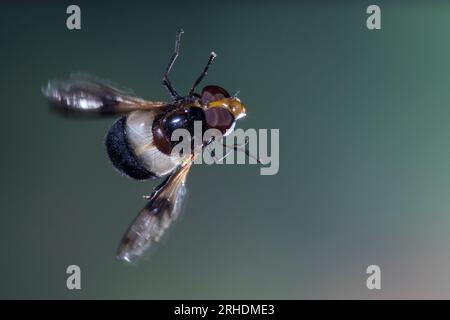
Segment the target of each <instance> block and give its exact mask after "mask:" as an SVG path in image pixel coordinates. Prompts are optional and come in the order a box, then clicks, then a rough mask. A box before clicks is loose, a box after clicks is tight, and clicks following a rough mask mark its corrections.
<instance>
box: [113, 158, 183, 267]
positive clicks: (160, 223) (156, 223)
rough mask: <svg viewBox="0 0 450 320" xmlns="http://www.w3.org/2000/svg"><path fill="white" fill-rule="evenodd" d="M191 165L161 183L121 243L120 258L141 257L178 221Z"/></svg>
mask: <svg viewBox="0 0 450 320" xmlns="http://www.w3.org/2000/svg"><path fill="white" fill-rule="evenodd" d="M191 165H192V162H190V163H188V164H185V165H184V166H182V167H181V168H180V169H178V171H176V172H175V173H173V174H172V175H170V176H169V177H168V178H166V180H165V181H164V182H163V183H161V184H160V185H159V186H158V187H157V188H156V189H155V190H154V191H153V193H152V195H151V196H150V201H149V202H148V203H147V205H146V206H145V207H144V208H143V209H142V210H141V212H139V215H138V216H137V217H136V219H135V220H134V221H133V223H132V224H131V226H130V227H129V228H128V230H127V232H126V233H125V235H124V237H123V239H122V242H121V243H120V246H119V249H118V252H117V257H118V258H119V259H121V260H125V261H127V262H131V261H132V260H133V259H134V258H136V257H139V256H142V255H143V254H144V252H145V251H146V250H147V249H148V248H149V247H150V246H151V245H152V244H153V243H155V242H159V240H160V238H161V236H162V235H163V234H164V232H165V230H166V229H167V228H168V227H169V226H170V225H171V223H172V222H173V221H175V220H176V219H177V218H178V216H179V214H180V212H181V207H182V202H183V200H184V197H185V195H186V187H185V182H186V176H187V174H188V172H189V170H190V168H191Z"/></svg>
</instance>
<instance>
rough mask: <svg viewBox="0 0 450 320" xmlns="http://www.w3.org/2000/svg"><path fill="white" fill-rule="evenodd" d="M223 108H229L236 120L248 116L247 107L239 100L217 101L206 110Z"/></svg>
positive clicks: (208, 105)
mask: <svg viewBox="0 0 450 320" xmlns="http://www.w3.org/2000/svg"><path fill="white" fill-rule="evenodd" d="M214 107H222V108H227V109H228V111H230V112H231V114H232V115H233V116H234V118H235V119H236V120H237V119H240V118H243V117H245V116H246V114H247V113H246V112H247V111H246V109H245V105H244V104H243V103H242V102H241V100H239V99H238V98H224V99H220V100H216V101H211V102H210V103H208V104H207V105H206V108H207V109H208V108H214Z"/></svg>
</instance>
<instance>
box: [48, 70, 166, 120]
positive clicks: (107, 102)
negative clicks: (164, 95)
mask: <svg viewBox="0 0 450 320" xmlns="http://www.w3.org/2000/svg"><path fill="white" fill-rule="evenodd" d="M42 93H43V95H44V96H45V97H46V98H47V100H48V101H49V102H50V103H51V104H52V105H55V106H56V107H60V108H62V109H63V110H76V111H83V112H99V113H120V112H129V111H133V110H149V109H155V108H161V107H166V106H168V105H169V103H167V102H152V101H146V100H144V99H141V98H138V97H136V96H134V94H133V93H132V92H131V91H130V90H128V91H126V90H123V89H119V88H117V86H115V85H113V84H111V83H109V82H107V81H105V80H100V79H97V78H95V77H92V76H88V75H84V74H73V75H71V76H70V78H69V79H67V80H50V81H49V82H48V83H47V85H46V86H44V87H43V88H42Z"/></svg>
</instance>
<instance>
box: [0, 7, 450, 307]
mask: <svg viewBox="0 0 450 320" xmlns="http://www.w3.org/2000/svg"><path fill="white" fill-rule="evenodd" d="M374 3H375V4H378V5H379V6H380V7H381V10H382V30H380V31H369V30H368V29H367V28H366V18H367V16H368V15H367V14H366V13H365V12H366V8H367V6H368V5H370V4H374ZM69 4H72V2H66V1H61V2H51V1H47V2H46V1H39V3H37V2H31V1H30V2H25V1H21V2H5V3H2V8H1V10H0V34H1V44H0V46H1V47H0V58H1V59H0V67H1V69H0V70H1V72H0V88H1V89H0V90H1V96H0V97H1V98H0V99H1V100H0V102H1V108H2V117H1V125H0V131H1V134H0V137H1V146H2V157H1V158H0V163H1V165H0V168H1V169H0V170H1V180H2V182H1V214H0V219H1V220H0V239H1V241H0V251H1V258H0V298H4V299H5V298H62V299H77V298H95V299H103V298H114V299H115V298H125V299H133V298H141V299H197V298H202V299H203V298H209V299H222V298H235V299H241V298H246V299H250V298H252V299H269V298H274V299H310V298H320V299H330V298H339V299H347V298H362V299H379V298H384V299H391V298H406V299H408V298H447V299H448V298H450V232H449V231H450V212H449V211H450V170H449V169H450V127H449V125H448V124H449V122H450V90H449V87H450V86H449V85H450V40H449V30H450V4H449V3H445V2H443V1H442V2H433V3H428V2H427V3H425V2H423V3H422V4H421V3H419V2H411V1H403V2H392V1H389V2H388V1H345V2H341V3H340V4H337V3H334V2H331V1H322V2H320V1H307V2H297V1H277V2H275V1H273V2H271V3H270V2H266V3H258V2H256V1H249V2H244V1H231V2H227V3H226V4H225V3H223V4H213V3H211V2H207V1H196V2H192V3H187V2H186V3H182V2H172V1H171V2H169V1H165V2H161V3H156V2H155V3H150V2H144V1H142V2H137V1H128V2H125V1H123V2H118V1H117V2H111V1H104V2H96V3H92V2H87V1H76V4H78V5H80V7H81V12H82V29H81V30H80V31H69V30H67V29H66V18H67V14H66V8H67V6H68V5H69ZM180 27H182V28H183V29H184V30H185V34H184V37H183V43H182V49H181V50H182V51H181V56H180V58H179V60H178V61H177V63H176V65H175V67H174V69H173V73H172V81H173V83H174V84H175V86H176V87H177V88H178V89H179V90H180V91H182V92H186V90H188V89H189V87H190V85H191V84H192V82H193V80H194V79H195V77H197V75H198V73H199V72H200V71H201V69H202V68H203V66H204V64H205V62H206V59H207V58H208V55H209V52H210V51H211V50H214V51H216V52H217V53H218V59H217V60H216V63H215V64H214V65H213V67H212V69H211V71H210V73H209V74H208V76H207V79H206V81H205V82H204V84H206V83H210V84H219V85H221V86H223V87H225V88H227V89H228V90H229V91H231V92H234V91H236V90H238V89H240V90H241V93H240V97H241V99H242V100H243V101H244V102H245V103H246V104H247V107H248V116H247V118H245V120H243V121H240V122H239V124H238V126H240V127H242V128H279V129H280V140H281V141H280V171H279V174H278V175H275V176H260V175H259V167H258V166H254V165H234V166H218V165H216V166H207V165H201V166H195V167H194V168H193V170H192V172H191V174H190V176H189V178H188V190H189V197H188V202H187V205H186V210H185V212H184V214H183V216H182V218H181V219H180V220H179V221H178V222H177V224H176V225H175V226H174V227H173V228H171V229H172V230H170V232H169V233H168V236H167V237H166V238H165V241H163V243H162V244H161V245H159V247H158V248H157V250H156V252H155V253H154V254H153V255H152V256H151V257H150V259H149V260H147V261H141V263H139V264H138V265H137V266H127V265H125V264H123V263H121V262H120V261H118V260H116V259H115V250H116V247H117V244H118V241H119V240H120V238H121V236H122V234H123V232H124V231H125V229H126V228H127V226H128V224H129V223H130V222H131V221H132V219H133V218H134V217H135V215H136V214H137V213H138V211H139V210H140V209H141V207H142V206H143V205H144V204H145V202H144V200H142V198H141V195H143V194H148V193H149V192H151V190H152V188H153V187H154V186H155V185H156V184H157V182H146V183H141V182H135V181H132V180H130V179H127V178H124V177H122V176H121V175H119V174H117V173H116V172H115V171H114V170H113V168H112V166H111V165H110V164H109V163H108V160H107V155H106V153H105V150H104V145H103V138H104V136H105V134H106V132H107V130H108V128H109V126H110V125H111V124H112V123H113V121H114V118H104V119H88V120H80V119H73V118H68V117H61V116H59V115H57V114H55V113H52V112H50V110H49V109H48V107H47V105H46V103H45V101H44V99H43V98H42V96H41V92H40V88H41V86H42V85H43V84H44V83H45V82H46V81H47V80H48V79H51V78H54V77H59V78H63V77H66V76H67V75H68V74H69V73H70V72H73V71H85V72H89V73H91V74H94V75H97V76H99V77H102V78H106V79H110V80H112V81H115V82H117V83H119V84H123V85H124V86H127V87H130V88H133V89H134V91H135V92H136V93H137V94H138V95H140V96H142V97H144V98H148V99H155V100H159V99H166V98H167V93H166V92H165V89H164V88H163V87H162V86H161V84H160V81H161V77H162V74H163V71H164V68H165V67H166V64H167V62H168V59H169V57H170V55H171V53H172V50H173V44H174V36H175V32H176V30H177V29H178V28H180ZM70 264H77V265H79V266H80V267H81V270H82V280H81V283H82V284H81V285H82V289H81V290H80V291H69V290H67V288H66V278H67V274H66V273H65V271H66V268H67V266H68V265H70ZM371 264H377V265H379V266H380V267H381V287H382V289H381V290H378V291H377V290H373V291H370V290H368V289H367V288H366V278H367V275H366V273H365V272H366V268H367V266H368V265H371Z"/></svg>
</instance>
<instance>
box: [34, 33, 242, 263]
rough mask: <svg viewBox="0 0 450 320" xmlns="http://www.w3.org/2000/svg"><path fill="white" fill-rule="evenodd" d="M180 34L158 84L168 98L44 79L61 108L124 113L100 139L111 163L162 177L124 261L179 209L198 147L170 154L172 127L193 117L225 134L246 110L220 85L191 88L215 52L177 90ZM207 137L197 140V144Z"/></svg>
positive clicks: (138, 175) (143, 176) (138, 174)
mask: <svg viewBox="0 0 450 320" xmlns="http://www.w3.org/2000/svg"><path fill="white" fill-rule="evenodd" d="M182 33H183V30H179V31H178V32H177V34H176V40H175V50H174V53H173V55H172V57H171V59H170V61H169V64H168V66H167V68H166V70H165V73H164V76H163V85H164V86H165V87H166V88H167V90H168V91H169V94H170V96H171V100H170V101H169V102H155V101H146V100H144V99H141V98H138V97H136V96H134V95H133V94H131V93H128V92H126V91H123V90H120V89H118V88H116V87H114V86H112V85H110V84H109V83H107V82H105V81H101V80H98V79H93V78H88V77H81V76H75V77H73V76H72V77H71V78H69V79H67V80H65V81H56V80H53V81H49V82H48V84H47V85H46V86H45V87H44V88H43V90H42V91H43V94H44V96H45V97H46V98H47V99H48V101H49V102H50V103H51V104H52V105H55V106H56V107H57V108H60V110H69V111H81V112H88V113H89V112H91V113H92V112H93V113H97V114H111V113H112V114H122V115H123V114H124V115H123V116H122V117H121V118H120V119H118V120H117V121H116V122H115V123H114V124H113V125H112V126H111V128H110V130H109V132H108V134H107V136H106V139H105V145H106V150H107V153H108V156H109V159H110V160H111V162H112V164H113V165H114V167H115V168H116V169H118V170H119V171H120V172H121V173H122V174H124V175H126V176H128V177H131V178H133V179H136V180H149V179H157V178H161V177H163V176H167V177H166V178H165V179H164V181H163V182H162V183H161V184H160V185H159V186H158V187H156V188H155V189H154V190H153V193H152V194H151V195H150V196H148V197H147V199H149V201H148V203H147V205H146V206H145V207H144V208H143V209H142V210H141V211H140V213H139V214H138V216H137V217H136V218H135V220H134V221H133V222H132V224H131V225H130V226H129V228H128V230H127V231H126V233H125V235H124V236H123V239H122V241H121V243H120V245H119V248H118V252H117V256H118V258H119V259H122V260H125V261H128V262H130V261H131V260H133V259H134V258H136V257H139V256H141V255H143V253H144V252H145V251H146V250H147V249H148V248H149V247H150V246H151V245H152V244H153V243H155V242H158V241H159V239H160V238H161V236H162V235H163V234H164V232H165V230H166V229H167V228H168V227H169V226H170V224H171V223H172V222H173V221H175V220H176V219H177V217H178V215H179V214H180V210H181V204H182V202H183V198H184V195H185V193H186V187H185V182H186V177H187V174H188V173H189V170H190V168H191V166H192V163H193V161H194V159H195V157H196V156H197V155H198V154H199V149H196V151H195V152H193V153H192V154H189V155H173V154H171V151H172V149H173V148H174V146H175V145H176V143H177V142H173V141H171V135H172V133H173V132H174V130H176V129H178V128H184V129H186V130H188V131H189V133H191V135H192V134H193V130H194V126H193V123H194V121H200V122H201V123H202V127H203V128H205V129H208V128H215V129H218V130H219V131H220V132H221V133H222V134H223V135H224V136H225V135H227V134H229V133H230V132H231V131H232V130H233V128H234V125H235V122H236V120H238V119H240V118H242V117H244V116H245V115H246V110H245V106H244V104H242V103H241V101H240V100H239V99H238V98H237V97H236V96H231V95H230V94H229V93H228V92H227V91H226V90H225V89H223V88H221V87H219V86H215V85H208V86H205V87H204V88H203V89H202V90H201V93H200V94H198V93H196V92H195V90H196V88H197V86H198V85H199V84H200V82H201V81H202V80H203V78H204V77H205V76H206V74H207V72H208V69H209V67H210V65H211V64H212V63H213V61H214V59H215V58H216V54H215V53H214V52H211V54H210V56H209V59H208V62H207V63H206V66H205V67H204V70H203V71H202V72H201V74H200V76H199V77H198V78H197V79H196V81H195V82H194V84H193V86H192V88H191V89H190V91H189V93H188V94H187V95H186V96H181V95H179V94H178V92H177V91H176V90H175V88H174V87H173V86H172V84H171V82H170V80H169V73H170V71H171V69H172V67H173V64H174V62H175V60H176V59H177V57H178V54H179V51H180V42H181V35H182ZM210 142H211V141H201V146H200V147H201V148H204V147H206V146H207V145H208V144H209V143H210ZM201 148H200V150H201Z"/></svg>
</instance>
